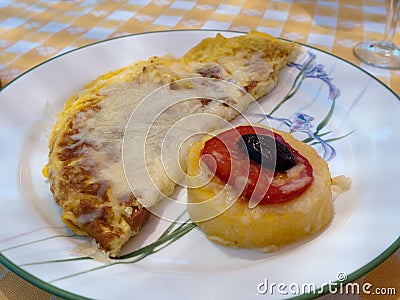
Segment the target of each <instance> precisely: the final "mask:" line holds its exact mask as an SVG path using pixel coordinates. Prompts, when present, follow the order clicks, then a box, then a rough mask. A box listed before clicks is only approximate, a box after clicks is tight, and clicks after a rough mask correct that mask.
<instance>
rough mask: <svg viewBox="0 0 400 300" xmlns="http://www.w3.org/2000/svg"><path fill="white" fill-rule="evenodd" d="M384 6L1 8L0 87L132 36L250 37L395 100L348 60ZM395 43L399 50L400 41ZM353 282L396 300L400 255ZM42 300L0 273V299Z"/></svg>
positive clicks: (9, 1)
mask: <svg viewBox="0 0 400 300" xmlns="http://www.w3.org/2000/svg"><path fill="white" fill-rule="evenodd" d="M385 4H386V2H385V1H384V0H352V1H346V0H297V1H296V0H187V1H186V0H125V1H123V0H118V1H117V0H114V1H107V0H97V1H96V0H64V1H57V0H20V1H16V0H0V79H1V81H2V83H3V85H4V84H6V83H8V82H10V81H11V80H12V79H14V78H15V77H17V76H18V75H20V74H22V73H23V72H25V71H27V70H29V69H30V68H32V67H34V66H36V65H38V64H40V63H42V62H43V61H45V60H47V59H49V58H51V57H54V56H56V55H58V54H61V53H64V52H67V51H69V50H72V49H75V48H79V47H82V46H84V45H87V44H90V43H93V42H98V41H101V40H104V39H109V38H113V37H118V36H123V35H128V34H132V33H139V32H148V31H158V30H171V29H222V30H236V31H245V32H246V31H249V30H251V29H255V30H259V31H263V32H267V33H270V34H272V35H274V36H279V37H282V38H286V39H290V40H295V41H298V42H302V43H305V44H308V45H311V46H314V47H316V48H319V49H323V50H326V51H328V52H330V53H333V54H335V55H337V56H339V57H341V58H343V59H345V60H348V61H350V62H352V63H354V64H357V65H360V66H361V67H362V68H364V69H365V70H366V71H368V72H370V73H371V74H373V75H374V76H376V77H377V78H378V79H380V80H381V81H383V82H384V83H385V84H387V85H388V86H390V87H391V88H392V89H393V90H394V91H395V92H397V93H400V70H396V71H389V70H384V69H378V68H373V67H369V66H366V65H363V64H360V63H359V61H358V60H357V59H356V58H355V57H354V55H353V53H352V47H353V46H354V45H355V44H356V43H357V42H359V41H361V40H365V39H368V40H379V39H380V38H381V37H382V33H383V31H384V27H385V19H386V16H387V9H386V6H385ZM399 27H400V26H399ZM399 30H400V28H398V32H399ZM395 42H396V43H397V44H400V34H397V35H396V36H395ZM371 242H373V241H371ZM359 281H360V282H370V283H371V284H373V285H375V286H381V287H396V289H397V295H395V296H385V298H384V299H400V251H398V252H397V253H396V254H394V255H392V256H391V257H390V258H389V259H388V260H386V261H385V262H384V263H383V264H381V265H380V266H379V267H377V268H376V269H375V270H373V271H372V272H370V273H368V274H367V275H365V276H363V277H362V278H360V279H359ZM330 297H331V296H326V298H330ZM332 297H333V296H332ZM336 297H338V296H335V298H336ZM347 297H349V295H347ZM351 297H354V299H359V298H361V299H381V298H380V297H378V296H377V295H368V296H367V295H361V296H358V295H351ZM49 298H52V299H55V297H54V296H52V295H49V294H48V293H46V292H44V291H41V290H39V289H37V288H35V287H33V286H31V285H30V284H28V283H27V282H25V281H24V280H22V279H20V278H18V277H16V276H15V275H14V274H12V273H10V272H8V271H7V270H6V269H5V268H4V267H3V266H1V265H0V299H7V300H9V299H13V300H14V299H27V300H29V299H49ZM346 299H347V298H346ZM352 299H353V298H352Z"/></svg>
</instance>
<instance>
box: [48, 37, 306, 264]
mask: <svg viewBox="0 0 400 300" xmlns="http://www.w3.org/2000/svg"><path fill="white" fill-rule="evenodd" d="M298 50H299V48H298V46H297V45H296V44H294V43H290V42H286V41H281V40H278V39H275V38H273V37H271V36H269V35H267V34H264V33H259V32H250V33H249V34H246V35H240V36H236V37H232V38H225V37H224V36H222V35H221V34H218V35H217V36H216V37H214V38H206V39H204V40H203V41H201V42H200V43H199V44H198V45H196V46H195V47H193V48H192V49H190V50H189V51H188V52H187V53H186V54H184V55H183V56H182V57H180V58H175V57H173V56H171V55H165V56H162V57H151V58H150V59H148V60H146V61H139V62H135V63H132V64H130V65H128V66H126V67H123V68H121V69H118V70H115V71H111V72H109V73H107V74H104V75H101V76H100V77H98V78H97V79H95V80H94V81H92V82H90V83H89V84H87V85H86V86H85V87H84V88H83V89H82V90H81V91H79V92H78V93H77V94H75V95H74V96H72V97H71V98H69V99H68V100H67V101H66V104H65V107H64V110H63V111H62V112H61V113H60V114H59V115H58V118H57V121H56V123H55V125H54V126H53V129H52V132H51V136H50V139H49V149H50V150H49V158H48V164H47V165H46V166H45V168H44V174H45V176H47V177H48V178H49V181H50V190H51V192H52V193H53V196H54V199H55V201H56V203H57V204H58V205H59V206H60V207H61V208H62V220H63V221H64V222H65V224H67V225H68V227H70V228H71V229H72V230H73V231H74V232H76V233H77V234H80V235H88V236H89V237H91V238H92V239H94V240H95V241H96V243H97V244H98V246H99V248H101V249H102V250H104V251H105V252H107V253H108V254H109V255H110V256H111V257H116V256H118V255H119V254H120V252H121V247H122V246H123V245H124V244H125V243H126V242H127V241H128V240H129V239H130V238H131V237H132V236H134V235H136V234H138V233H139V232H140V230H141V227H142V226H143V225H144V224H145V223H146V222H147V220H148V219H149V216H150V212H149V210H148V208H150V207H152V206H154V205H155V204H157V203H158V202H159V201H160V199H162V198H163V197H165V196H168V195H170V194H171V193H172V192H173V190H174V187H175V186H176V184H177V181H179V178H182V177H184V173H183V172H182V170H183V171H185V170H186V164H187V151H188V150H187V149H188V147H189V145H190V141H191V140H192V139H194V138H196V137H195V135H196V133H199V132H200V133H204V132H209V131H213V130H216V129H218V128H221V127H222V126H223V125H224V123H223V122H222V121H221V120H226V121H230V120H232V119H234V118H235V117H236V116H237V115H238V114H240V113H241V112H243V111H244V110H245V109H246V108H247V106H248V105H249V103H250V102H252V101H254V100H256V99H259V98H260V97H262V96H264V95H266V94H267V93H268V92H270V91H271V90H272V89H273V88H274V87H275V85H276V83H277V80H278V73H279V71H280V70H281V69H282V68H283V67H284V66H286V64H287V63H289V62H290V61H292V60H293V59H294V58H295V57H296V55H297V53H298ZM227 86H228V88H227ZM231 86H232V87H234V88H229V87H231ZM160 95H161V96H160ZM181 99H185V101H180V100H181ZM186 100H187V101H186ZM189 100H190V101H189ZM161 108H162V109H161ZM193 115H198V116H199V119H198V120H194V121H193V120H191V119H190V118H187V117H190V116H193ZM213 116H214V117H213ZM186 119H187V120H188V121H187V122H186V123H185V122H184V123H182V122H183V121H182V122H180V121H181V120H186ZM175 124H178V125H179V126H178V125H176V126H175ZM127 125H129V126H127ZM171 128H174V129H175V131H174V136H175V137H177V138H178V139H179V138H181V139H183V140H184V139H185V138H186V136H188V137H189V138H188V139H187V140H186V144H185V146H182V148H181V150H180V151H179V155H178V154H177V153H178V151H177V150H176V151H174V150H169V151H165V152H163V153H162V152H161V151H162V147H164V146H165V145H163V144H162V143H163V142H165V141H164V138H165V136H166V135H167V133H169V132H170V129H171ZM127 133H128V134H127ZM141 143H143V144H141ZM167 147H169V146H167ZM171 147H172V146H171ZM171 149H173V148H171ZM176 156H179V157H178V159H176Z"/></svg>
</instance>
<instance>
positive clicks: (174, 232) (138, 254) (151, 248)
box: [21, 210, 196, 282]
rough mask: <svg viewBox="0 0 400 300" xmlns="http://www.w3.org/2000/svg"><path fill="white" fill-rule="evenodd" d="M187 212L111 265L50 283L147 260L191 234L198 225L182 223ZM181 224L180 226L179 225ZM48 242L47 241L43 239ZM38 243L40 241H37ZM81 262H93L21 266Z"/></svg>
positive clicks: (76, 259) (85, 257) (186, 221)
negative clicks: (154, 237) (148, 257)
mask: <svg viewBox="0 0 400 300" xmlns="http://www.w3.org/2000/svg"><path fill="white" fill-rule="evenodd" d="M186 212H187V211H186V210H185V211H183V212H182V213H181V214H180V215H179V216H178V217H177V219H176V220H175V221H174V222H172V223H171V224H170V225H169V226H168V228H167V229H166V230H165V231H164V232H163V233H162V234H161V235H160V237H159V238H158V239H157V240H156V241H154V242H152V243H150V244H148V245H146V246H144V247H142V248H140V249H137V250H135V251H133V252H131V253H128V254H125V255H122V256H120V257H118V258H113V259H112V261H111V262H110V263H106V264H104V265H101V266H98V267H95V268H91V269H88V270H85V271H81V272H77V273H73V274H69V275H66V276H63V277H60V278H56V279H54V280H52V281H50V282H56V281H61V280H64V279H67V278H71V277H75V276H79V275H82V274H85V273H89V272H93V271H96V270H100V269H104V268H107V267H110V266H113V265H118V264H133V263H136V262H138V261H140V260H142V259H144V258H146V257H147V256H149V255H151V254H154V253H157V252H158V251H160V250H162V249H164V248H165V247H167V246H169V245H171V244H172V243H174V242H176V241H177V240H179V239H180V238H181V237H183V236H184V235H186V234H187V233H188V232H190V231H191V230H192V229H193V228H195V227H196V224H194V223H193V222H191V220H190V219H187V220H185V221H184V222H181V221H180V219H181V218H182V217H183V216H184V214H185V213H186ZM178 224H180V225H178ZM43 240H46V239H43ZM35 242H38V241H35ZM79 260H93V258H92V257H88V256H84V257H74V258H66V259H56V260H47V261H40V262H32V263H26V264H22V265H21V266H32V265H40V264H50V263H62V262H71V261H79Z"/></svg>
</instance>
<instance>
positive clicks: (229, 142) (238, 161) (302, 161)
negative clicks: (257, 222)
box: [201, 126, 313, 204]
mask: <svg viewBox="0 0 400 300" xmlns="http://www.w3.org/2000/svg"><path fill="white" fill-rule="evenodd" d="M245 134H257V135H269V136H271V137H273V138H274V139H275V140H276V141H279V142H281V143H282V144H284V145H285V146H286V147H287V148H288V149H289V150H290V152H292V154H293V155H294V157H295V158H296V161H297V164H296V166H294V167H292V168H290V169H289V170H287V171H285V172H275V171H274V170H271V169H268V168H266V167H264V166H261V165H260V164H258V163H256V162H254V161H252V160H251V159H250V158H249V156H248V154H247V153H246V151H244V150H243V147H241V146H240V143H239V140H240V139H241V136H242V135H245ZM201 159H202V161H203V162H204V163H205V164H206V165H207V167H208V168H209V169H210V170H215V176H217V177H218V178H220V179H221V180H222V181H224V182H225V183H227V184H229V185H230V186H232V187H233V188H235V189H236V190H239V192H240V191H241V193H240V195H241V196H242V197H244V198H245V199H247V200H250V199H254V198H255V199H259V200H257V202H259V204H276V203H285V202H288V201H290V200H292V199H294V198H295V197H297V196H299V195H301V194H302V193H303V192H304V191H305V190H306V189H307V188H308V186H309V185H310V184H311V182H312V180H313V168H312V166H311V164H310V162H309V161H308V160H307V159H306V158H305V157H304V156H302V155H301V154H300V153H299V152H298V151H296V150H295V149H293V148H292V147H291V146H290V145H289V144H288V143H287V142H286V141H285V140H284V139H283V138H282V136H280V135H279V134H277V133H275V132H272V131H270V130H268V129H266V128H262V127H254V126H239V127H236V128H233V129H230V130H227V131H224V132H222V133H220V134H218V135H216V136H215V137H213V138H211V139H209V140H208V141H206V143H205V145H204V148H203V150H202V152H201Z"/></svg>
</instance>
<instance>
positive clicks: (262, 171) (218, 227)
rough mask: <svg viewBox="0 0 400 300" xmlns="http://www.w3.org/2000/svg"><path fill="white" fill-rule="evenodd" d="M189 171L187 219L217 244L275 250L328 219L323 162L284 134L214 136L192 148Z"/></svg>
mask: <svg viewBox="0 0 400 300" xmlns="http://www.w3.org/2000/svg"><path fill="white" fill-rule="evenodd" d="M187 173H188V177H187V181H188V186H189V189H188V202H189V213H190V215H191V218H192V220H193V221H194V222H195V223H196V224H197V225H198V226H199V227H200V228H201V229H202V230H203V231H204V232H205V233H206V235H207V237H208V238H209V239H210V240H211V241H214V242H216V243H219V244H222V245H227V246H232V247H243V248H251V249H255V250H258V251H263V252H270V251H274V250H277V249H279V248H280V247H282V246H285V245H288V244H291V243H294V242H296V241H300V240H302V239H304V238H307V237H311V236H313V235H316V234H318V233H319V232H321V231H322V230H323V229H324V228H325V227H326V226H327V225H328V224H329V223H330V222H331V220H332V217H333V206H332V192H331V188H332V179H331V175H330V171H329V168H328V165H327V163H326V162H325V161H324V160H323V159H322V158H321V157H320V156H319V155H318V153H317V152H316V151H315V150H314V148H312V147H310V146H309V145H307V144H305V143H303V142H301V141H299V140H297V139H295V138H294V137H293V136H292V135H291V134H290V133H287V132H281V131H278V130H275V129H270V128H266V127H263V126H261V125H257V126H256V125H250V124H246V125H242V126H238V127H236V128H231V129H228V130H223V131H220V132H218V131H217V132H216V133H214V134H211V135H209V136H207V137H205V138H204V139H203V140H202V141H200V142H195V143H193V145H192V147H191V149H190V151H189V162H188V171H187ZM339 181H340V182H342V183H343V182H344V181H346V184H347V183H348V181H347V180H346V178H345V177H344V176H343V177H341V180H338V182H339ZM347 187H348V186H347Z"/></svg>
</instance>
